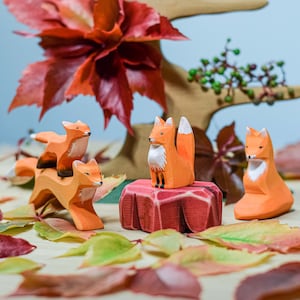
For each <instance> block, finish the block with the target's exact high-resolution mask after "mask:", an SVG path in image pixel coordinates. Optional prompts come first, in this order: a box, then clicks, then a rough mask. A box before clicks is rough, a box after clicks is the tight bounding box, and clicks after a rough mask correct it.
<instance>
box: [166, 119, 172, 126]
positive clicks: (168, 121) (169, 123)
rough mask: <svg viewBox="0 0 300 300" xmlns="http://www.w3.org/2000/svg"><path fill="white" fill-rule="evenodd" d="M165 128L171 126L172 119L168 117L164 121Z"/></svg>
mask: <svg viewBox="0 0 300 300" xmlns="http://www.w3.org/2000/svg"><path fill="white" fill-rule="evenodd" d="M165 125H166V126H173V118H172V117H170V118H168V119H167V120H166V123H165Z"/></svg>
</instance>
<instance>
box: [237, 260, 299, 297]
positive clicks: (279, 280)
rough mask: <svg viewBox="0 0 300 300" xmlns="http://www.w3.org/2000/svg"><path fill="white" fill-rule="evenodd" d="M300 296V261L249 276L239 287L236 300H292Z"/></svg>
mask: <svg viewBox="0 0 300 300" xmlns="http://www.w3.org/2000/svg"><path fill="white" fill-rule="evenodd" d="M299 297H300V263H299V262H290V263H286V264H283V265H281V266H279V267H278V268H275V269H272V270H270V271H268V272H265V273H262V274H257V275H253V276H249V277H247V278H246V279H244V280H243V281H242V282H241V283H240V285H239V286H238V287H237V289H236V292H235V299H236V300H271V299H272V300H281V299H285V300H292V299H294V300H295V299H299Z"/></svg>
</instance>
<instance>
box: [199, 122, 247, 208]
mask: <svg viewBox="0 0 300 300" xmlns="http://www.w3.org/2000/svg"><path fill="white" fill-rule="evenodd" d="M234 127H235V123H234V122H233V123H232V124H231V125H228V126H225V127H224V128H222V129H221V130H220V132H219V133H218V136H217V138H216V147H214V146H213V144H212V143H211V141H210V139H209V138H208V137H207V135H206V133H205V131H204V130H202V129H200V128H193V131H194V135H195V143H196V149H195V150H196V151H195V176H196V179H197V180H203V181H214V182H215V183H216V184H217V185H218V186H219V188H220V189H221V190H222V192H223V193H224V194H225V197H226V204H230V203H235V202H237V201H238V200H239V199H240V198H241V197H242V195H243V194H244V188H243V174H244V168H245V166H246V156H245V151H244V145H243V143H242V142H241V141H240V140H239V139H238V137H237V136H236V134H235V131H234Z"/></svg>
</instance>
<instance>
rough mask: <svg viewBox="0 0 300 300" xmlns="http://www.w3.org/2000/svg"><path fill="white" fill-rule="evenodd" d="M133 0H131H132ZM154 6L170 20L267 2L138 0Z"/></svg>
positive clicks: (238, 8)
mask: <svg viewBox="0 0 300 300" xmlns="http://www.w3.org/2000/svg"><path fill="white" fill-rule="evenodd" d="M132 1H133V0H132ZM139 1H140V2H144V3H147V4H148V5H149V6H151V7H153V8H155V9H156V10H157V11H158V12H159V13H160V14H161V15H162V16H166V17H168V18H169V19H170V20H174V19H178V18H182V17H188V16H195V15H202V14H215V13H224V12H232V11H241V10H253V9H259V8H261V7H263V6H265V5H267V4H268V1H267V0H188V1H184V0H139Z"/></svg>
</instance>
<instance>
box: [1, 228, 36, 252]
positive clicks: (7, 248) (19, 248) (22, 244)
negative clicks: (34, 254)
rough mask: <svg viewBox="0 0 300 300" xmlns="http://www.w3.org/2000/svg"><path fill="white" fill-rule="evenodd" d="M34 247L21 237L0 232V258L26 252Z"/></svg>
mask: <svg viewBox="0 0 300 300" xmlns="http://www.w3.org/2000/svg"><path fill="white" fill-rule="evenodd" d="M35 248H36V246H34V245H31V244H30V243H28V242H27V241H25V240H23V239H20V238H15V237H12V236H9V235H4V234H0V258H3V257H9V256H18V255H23V254H27V253H30V252H31V251H33V250H34V249H35Z"/></svg>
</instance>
